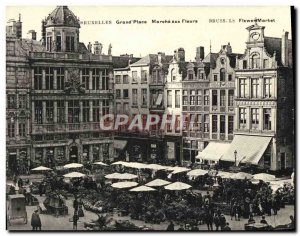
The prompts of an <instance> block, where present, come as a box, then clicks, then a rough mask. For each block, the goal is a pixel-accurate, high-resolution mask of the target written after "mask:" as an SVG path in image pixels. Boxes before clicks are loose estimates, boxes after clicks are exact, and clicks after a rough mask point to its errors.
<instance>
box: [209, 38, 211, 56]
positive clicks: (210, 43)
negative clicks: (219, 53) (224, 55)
mask: <svg viewBox="0 0 300 236" xmlns="http://www.w3.org/2000/svg"><path fill="white" fill-rule="evenodd" d="M209 53H211V40H209Z"/></svg>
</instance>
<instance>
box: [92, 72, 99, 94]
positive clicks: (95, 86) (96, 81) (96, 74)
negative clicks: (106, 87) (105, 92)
mask: <svg viewBox="0 0 300 236" xmlns="http://www.w3.org/2000/svg"><path fill="white" fill-rule="evenodd" d="M99 89H101V88H100V69H97V68H95V69H93V75H92V90H99Z"/></svg>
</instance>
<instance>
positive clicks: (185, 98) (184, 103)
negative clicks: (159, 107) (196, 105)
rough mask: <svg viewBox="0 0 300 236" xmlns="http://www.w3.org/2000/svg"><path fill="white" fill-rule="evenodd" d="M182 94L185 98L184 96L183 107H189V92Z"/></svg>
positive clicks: (185, 91)
mask: <svg viewBox="0 0 300 236" xmlns="http://www.w3.org/2000/svg"><path fill="white" fill-rule="evenodd" d="M182 94H183V96H182V105H184V106H187V105H188V102H189V100H188V96H187V95H188V91H187V90H183V91H182Z"/></svg>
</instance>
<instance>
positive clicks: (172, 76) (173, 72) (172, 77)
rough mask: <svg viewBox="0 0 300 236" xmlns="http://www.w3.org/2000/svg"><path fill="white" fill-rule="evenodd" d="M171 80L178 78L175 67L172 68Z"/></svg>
mask: <svg viewBox="0 0 300 236" xmlns="http://www.w3.org/2000/svg"><path fill="white" fill-rule="evenodd" d="M171 80H172V81H173V80H176V75H175V69H172V70H171Z"/></svg>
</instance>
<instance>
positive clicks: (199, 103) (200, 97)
mask: <svg viewBox="0 0 300 236" xmlns="http://www.w3.org/2000/svg"><path fill="white" fill-rule="evenodd" d="M196 102H197V105H198V106H200V105H202V90H197V101H196Z"/></svg>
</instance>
